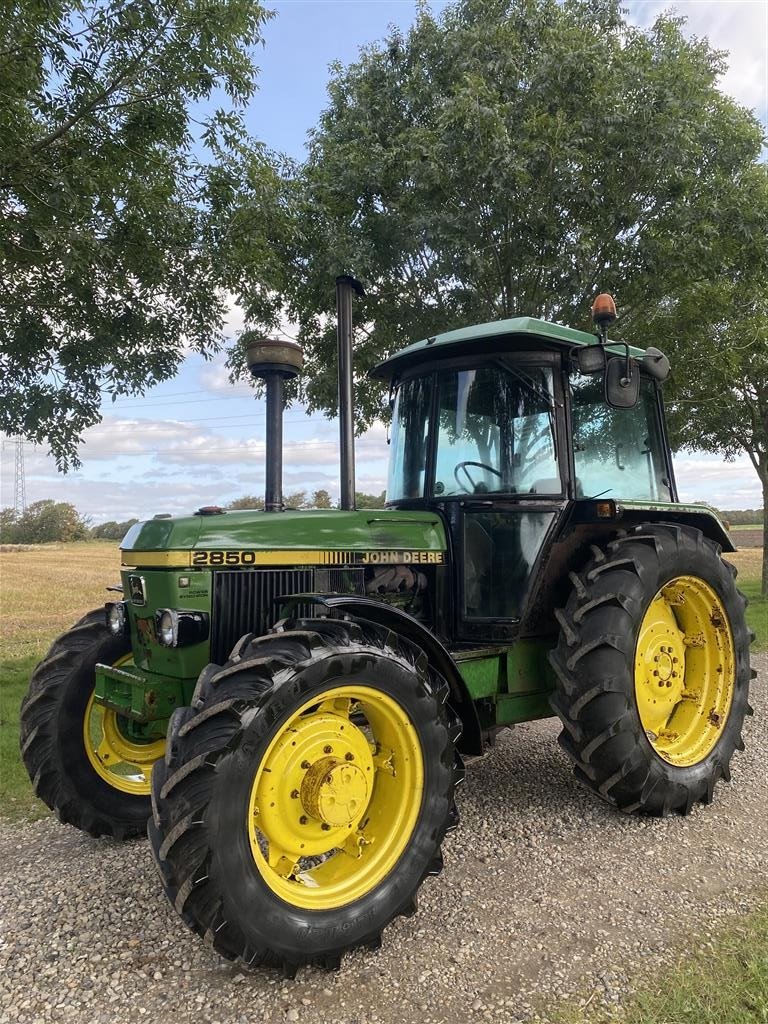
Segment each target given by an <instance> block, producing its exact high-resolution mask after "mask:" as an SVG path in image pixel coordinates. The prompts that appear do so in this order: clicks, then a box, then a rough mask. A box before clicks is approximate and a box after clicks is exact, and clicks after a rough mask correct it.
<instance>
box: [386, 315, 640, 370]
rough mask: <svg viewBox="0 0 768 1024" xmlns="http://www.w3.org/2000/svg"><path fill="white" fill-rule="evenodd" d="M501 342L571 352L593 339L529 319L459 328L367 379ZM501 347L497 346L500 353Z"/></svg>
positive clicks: (613, 348) (418, 345)
mask: <svg viewBox="0 0 768 1024" xmlns="http://www.w3.org/2000/svg"><path fill="white" fill-rule="evenodd" d="M495 338H505V339H508V340H509V342H510V346H509V348H510V349H515V348H525V347H533V348H535V347H537V343H538V344H539V345H541V343H542V342H544V345H545V347H547V348H549V347H552V346H554V347H557V348H573V347H574V346H575V345H594V344H596V342H597V337H596V335H594V334H589V333H588V332H587V331H577V330H576V329H575V328H573V327H563V325H562V324H553V323H549V321H547V320H537V319H536V318H535V317H532V316H518V317H514V318H513V319H511V320H494V321H491V322H490V323H487V324H475V325H474V326H472V327H460V328H458V329H457V330H454V331H444V332H443V333H442V334H436V335H434V336H433V337H431V338H425V339H424V340H423V341H416V342H414V343H413V344H412V345H409V346H408V347H407V348H404V349H401V351H400V352H395V353H394V354H393V355H391V356H390V357H389V358H388V359H385V360H384V361H383V362H381V363H379V364H378V365H377V366H374V368H373V369H372V370H371V376H372V377H376V378H378V379H383V380H388V379H390V378H392V377H396V376H398V375H399V374H400V373H401V372H402V371H403V370H405V369H408V368H410V367H411V366H414V365H416V364H418V363H423V362H426V361H427V360H429V361H431V360H433V359H441V358H449V357H451V356H458V355H471V354H472V353H473V352H474V351H475V350H477V352H478V353H480V352H483V353H484V354H485V353H486V352H487V350H488V346H487V345H483V344H482V343H483V342H484V341H491V340H493V339H495ZM606 347H607V349H608V351H609V352H616V353H623V352H624V346H623V345H620V344H611V343H609V344H608V345H607V346H606ZM501 348H502V346H499V349H501ZM629 351H630V354H631V355H633V356H639V357H642V356H643V354H644V352H643V350H642V349H639V348H635V347H634V346H630V350H629Z"/></svg>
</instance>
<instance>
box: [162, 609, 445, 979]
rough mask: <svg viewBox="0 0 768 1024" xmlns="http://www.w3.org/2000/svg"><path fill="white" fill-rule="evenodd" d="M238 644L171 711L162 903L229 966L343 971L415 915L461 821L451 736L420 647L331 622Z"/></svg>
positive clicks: (437, 682) (441, 687)
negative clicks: (346, 958) (391, 926)
mask: <svg viewBox="0 0 768 1024" xmlns="http://www.w3.org/2000/svg"><path fill="white" fill-rule="evenodd" d="M301 625H302V628H301V629H296V630H287V631H285V632H284V633H280V634H272V635H269V636H265V637H260V638H254V637H253V636H252V635H249V636H246V637H244V638H243V639H242V640H241V641H240V642H239V643H238V645H237V646H236V648H235V650H234V651H233V652H232V655H231V657H230V660H229V661H228V662H227V663H226V664H225V665H223V666H219V665H210V666H208V668H207V669H205V670H204V671H203V673H202V674H201V676H200V680H199V682H198V686H197V690H196V693H195V700H194V709H183V710H179V711H178V712H176V714H175V715H174V717H173V718H172V720H171V724H170V727H169V735H168V756H167V757H166V760H165V763H163V764H162V765H159V766H158V768H157V769H156V770H155V773H154V777H153V819H152V821H150V825H149V836H150V841H151V844H152V848H153V852H154V855H155V859H156V862H157V864H158V868H159V870H160V874H161V877H162V879H163V883H164V885H165V889H166V892H167V895H168V897H169V899H170V900H171V902H172V903H173V904H174V906H175V908H176V910H177V911H178V912H179V913H180V914H181V915H182V917H183V919H184V921H185V922H186V923H187V925H188V926H190V927H191V928H192V929H194V930H195V931H196V932H198V933H199V934H200V935H202V936H204V937H205V938H206V940H207V941H208V942H210V943H211V944H212V945H213V946H214V948H215V949H216V950H217V951H218V952H219V953H221V954H222V955H223V956H225V957H227V958H229V959H240V960H241V961H242V962H244V963H245V964H246V965H248V966H255V965H259V964H266V965H272V966H277V967H280V968H282V969H283V971H284V972H286V973H287V974H292V973H294V972H295V970H296V968H297V967H298V966H300V965H303V964H310V963H315V964H320V965H322V966H326V967H335V966H338V964H339V963H340V958H341V956H342V954H343V953H344V952H345V951H347V950H350V949H354V948H355V947H357V946H361V945H365V946H371V947H373V946H378V945H379V943H380V941H381V940H380V936H381V932H382V929H383V928H384V927H385V925H386V924H387V923H388V922H389V921H391V920H392V919H393V918H394V917H396V916H398V915H399V914H410V913H413V912H414V911H415V909H416V902H415V900H416V891H417V889H418V888H419V886H420V884H421V882H422V880H423V879H424V877H425V876H426V875H428V874H437V873H438V872H439V871H440V870H441V868H442V859H441V855H440V846H441V843H442V840H443V837H444V836H445V834H446V831H447V830H448V829H449V828H450V827H452V826H453V825H455V822H456V813H455V807H454V801H453V794H454V787H455V785H456V783H457V781H458V780H459V778H460V775H461V774H462V773H461V770H460V767H459V765H460V762H459V761H458V757H457V755H456V753H455V743H456V740H457V738H458V734H459V731H460V730H459V728H458V726H457V725H455V724H454V720H453V719H452V716H451V714H450V711H449V709H448V707H447V705H446V703H445V701H446V697H447V694H448V688H447V686H446V684H445V683H444V682H443V681H442V680H441V679H440V678H438V677H436V676H435V675H434V674H433V673H431V672H430V671H429V669H428V666H427V662H426V658H425V657H424V655H423V654H422V652H420V651H419V650H418V649H416V648H414V647H412V646H411V645H409V644H407V643H405V642H402V641H400V640H398V639H397V638H396V637H394V636H393V635H392V634H390V633H388V632H387V631H386V630H382V629H379V628H378V627H375V626H370V625H368V624H359V625H358V624H353V623H349V622H342V621H339V620H328V619H325V620H309V621H307V622H304V623H302V624H301Z"/></svg>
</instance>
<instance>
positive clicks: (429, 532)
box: [120, 509, 446, 568]
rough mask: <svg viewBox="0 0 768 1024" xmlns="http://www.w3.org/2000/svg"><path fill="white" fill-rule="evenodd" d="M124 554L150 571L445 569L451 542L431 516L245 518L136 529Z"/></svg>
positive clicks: (327, 512)
mask: <svg viewBox="0 0 768 1024" xmlns="http://www.w3.org/2000/svg"><path fill="white" fill-rule="evenodd" d="M120 549H121V552H122V563H123V565H125V566H136V567H140V566H144V567H148V568H149V567H158V568H160V567H168V568H177V567H187V566H190V567H194V566H198V567H205V566H209V567H216V566H221V567H225V566H248V565H307V564H315V565H318V564H319V565H343V564H366V563H370V564H375V563H381V562H416V563H418V562H442V561H443V560H444V553H445V550H446V539H445V531H444V529H443V524H442V521H441V520H440V518H439V516H437V515H435V514H434V513H431V512H399V511H397V510H395V509H360V510H358V511H355V512H350V511H341V510H338V509H314V510H308V511H295V512H262V511H257V510H243V511H235V512H225V513H223V514H221V515H194V516H179V517H178V518H171V519H149V520H147V521H146V522H143V523H136V525H135V526H132V527H131V529H130V530H129V531H128V533H127V534H126V535H125V537H124V538H123V541H122V543H121V545H120Z"/></svg>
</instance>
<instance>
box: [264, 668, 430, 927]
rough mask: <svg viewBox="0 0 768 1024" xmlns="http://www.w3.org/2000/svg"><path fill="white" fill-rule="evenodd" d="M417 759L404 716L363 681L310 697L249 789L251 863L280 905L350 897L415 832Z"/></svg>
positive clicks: (385, 869)
mask: <svg viewBox="0 0 768 1024" xmlns="http://www.w3.org/2000/svg"><path fill="white" fill-rule="evenodd" d="M423 790H424V761H423V757H422V753H421V744H420V742H419V737H418V734H417V732H416V730H415V728H414V726H413V724H412V723H411V720H410V718H409V717H408V715H407V714H406V712H405V711H404V710H403V708H402V707H401V706H400V704H398V703H397V701H395V700H393V699H392V698H391V697H389V696H387V695H386V694H384V693H382V692H381V691H380V690H376V689H373V688H372V687H368V686H339V687H335V688H334V689H331V690H327V691H326V692H325V693H323V694H322V695H321V697H320V698H319V699H318V697H315V698H314V699H313V700H311V701H308V702H307V703H306V704H304V705H303V706H302V707H301V708H299V710H298V711H297V712H296V713H295V714H294V715H293V716H292V717H291V718H290V720H289V721H288V722H286V723H285V724H284V725H283V726H282V727H281V728H280V729H279V730H278V732H277V734H276V735H275V737H274V738H273V740H272V742H271V743H270V745H269V747H268V749H267V752H266V754H265V755H264V758H263V759H262V761H261V764H260V765H259V768H258V771H257V772H256V775H255V778H254V780H253V785H252V787H251V796H250V802H249V807H248V833H249V838H250V845H251V852H252V854H253V859H254V862H255V864H256V867H257V869H258V871H259V873H260V874H261V876H262V878H263V879H264V881H265V882H266V883H267V885H268V886H269V887H270V889H272V891H273V892H275V893H276V894H277V895H278V896H279V897H280V898H281V899H283V900H285V902H286V903H290V904H292V905H293V906H297V907H304V908H307V909H309V910H330V909H332V908H334V907H341V906H344V905H346V904H348V903H351V902H353V901H354V900H358V899H360V898H361V897H363V896H365V895H366V893H369V892H371V890H372V889H374V888H375V887H376V886H377V885H379V884H380V883H381V882H382V881H383V880H384V879H385V878H386V877H387V875H388V874H389V873H390V872H391V871H392V869H393V868H394V867H395V865H396V864H397V862H398V860H399V858H400V857H401V855H402V854H403V852H404V850H405V848H406V847H407V845H408V843H409V841H410V839H411V836H412V834H413V831H414V828H415V825H416V821H417V819H418V816H419V812H420V809H421V800H422V794H423Z"/></svg>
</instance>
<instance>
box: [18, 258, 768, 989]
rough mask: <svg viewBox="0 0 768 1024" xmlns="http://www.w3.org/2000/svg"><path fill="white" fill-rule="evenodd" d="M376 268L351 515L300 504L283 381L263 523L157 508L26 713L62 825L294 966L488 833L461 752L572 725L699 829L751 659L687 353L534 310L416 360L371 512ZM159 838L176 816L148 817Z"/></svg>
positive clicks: (137, 530)
mask: <svg viewBox="0 0 768 1024" xmlns="http://www.w3.org/2000/svg"><path fill="white" fill-rule="evenodd" d="M356 288H359V286H358V285H357V283H356V282H355V281H354V280H353V279H351V278H340V279H339V281H338V282H337V292H338V311H339V343H340V357H339V362H340V411H341V417H340V418H341V435H342V436H341V454H342V471H341V483H342V500H341V508H340V509H338V510H330V509H327V510H326V509H323V510H316V511H291V510H285V509H283V504H282V498H281V482H280V481H281V475H282V468H281V448H282V438H281V433H282V419H281V417H282V408H283V399H282V387H283V381H284V380H285V379H286V378H289V377H291V376H293V375H295V374H296V373H297V372H298V370H299V367H300V363H301V353H300V350H299V349H298V346H295V345H293V344H292V343H285V342H274V341H264V342H256V343H253V344H252V345H251V347H250V349H249V363H250V366H251V369H252V371H253V372H254V374H256V375H258V376H260V377H263V378H264V380H265V381H266V389H267V466H266V470H267V488H266V508H265V510H264V511H238V512H232V511H223V510H222V509H220V508H218V507H206V508H201V509H200V510H199V511H198V512H197V513H195V514H194V515H191V516H187V517H180V518H170V517H168V516H163V515H160V516H156V517H155V518H154V519H151V520H149V521H147V522H143V523H139V524H137V525H136V526H134V527H133V528H132V529H131V530H130V531H129V532H128V534H127V535H126V537H125V539H124V541H123V543H122V562H123V566H124V568H123V572H122V588H114V589H122V591H123V593H122V599H121V600H118V601H114V602H112V603H110V604H108V605H107V606H106V612H105V611H103V610H98V611H94V612H92V613H91V614H89V615H86V617H85V618H84V619H83V620H82V621H81V622H79V623H78V624H77V625H76V626H75V627H74V628H73V629H71V630H70V631H69V632H68V633H66V634H64V635H63V636H62V637H60V638H59V639H58V640H57V641H56V642H55V643H54V644H53V647H52V648H51V650H50V652H49V653H48V655H47V657H46V658H45V660H44V661H43V662H42V663H41V664H40V665H39V666H38V667H37V669H36V670H35V672H34V675H33V676H32V680H31V683H30V687H29V692H28V695H27V697H26V698H25V700H24V704H23V707H22V725H21V743H22V752H23V757H24V761H25V763H26V765H27V768H28V771H29V774H30V777H31V779H32V780H33V784H34V787H35V791H36V792H37V794H38V796H39V797H40V798H41V799H42V800H43V801H44V802H45V803H46V804H48V806H49V807H51V808H53V809H54V810H55V811H56V813H57V814H58V816H59V818H60V819H61V820H62V821H65V822H69V823H71V824H73V825H75V826H76V827H78V828H80V829H82V830H84V831H86V832H88V833H90V834H91V835H94V836H100V835H105V836H113V837H115V838H117V839H121V838H125V837H129V836H133V835H137V834H138V833H140V832H143V831H144V829H145V828H147V827H148V831H149V839H150V843H151V847H152V852H153V854H154V859H155V862H156V864H157V868H158V871H159V874H160V877H161V879H162V884H163V886H164V888H165V891H166V893H167V895H168V898H169V899H170V901H171V902H172V903H173V905H174V907H175V908H176V910H177V912H178V913H179V915H180V916H181V917H182V919H183V920H184V922H185V923H186V924H187V925H188V926H189V927H190V928H192V929H193V930H194V931H196V932H198V933H199V934H200V935H201V936H203V937H204V938H205V939H206V940H207V941H208V942H209V943H210V944H211V945H212V946H213V947H214V948H215V949H216V950H217V951H218V952H219V953H221V954H222V955H223V956H225V957H227V958H230V959H233V960H240V961H242V962H243V963H244V964H246V965H259V964H267V965H274V966H277V967H280V968H282V969H283V970H284V971H285V972H286V973H287V974H289V975H290V974H291V973H292V972H294V971H295V970H296V968H297V967H298V966H300V965H303V964H320V965H325V966H327V967H333V966H337V965H338V964H339V962H340V958H341V956H342V955H343V954H344V952H345V951H348V950H351V949H354V948H356V947H359V946H367V947H371V948H375V947H376V946H378V945H379V943H380V941H381V934H382V930H383V929H384V928H385V926H386V925H387V924H388V923H389V922H390V921H391V920H392V919H393V918H395V917H396V916H398V915H409V914H411V913H413V911H414V910H415V908H416V895H417V891H418V889H419V886H420V885H421V883H422V881H423V879H424V878H425V877H426V876H427V875H435V874H438V873H439V872H440V870H441V868H442V856H441V845H442V843H443V839H444V837H445V835H446V834H447V833H448V832H449V831H451V830H452V829H454V828H455V827H456V825H457V821H458V815H457V811H456V806H455V803H454V797H455V793H456V788H457V786H458V785H459V783H460V782H461V780H462V776H463V767H462V758H463V757H465V756H476V755H479V754H482V753H483V751H484V750H485V749H486V747H487V745H488V744H490V743H491V742H492V741H493V738H494V735H495V734H496V733H497V732H498V730H500V729H503V728H505V727H509V726H514V725H515V724H516V723H519V722H528V721H531V720H532V719H540V718H546V717H549V716H552V715H553V714H554V715H557V716H558V717H559V718H560V721H561V722H562V726H563V728H562V733H561V736H560V742H561V744H562V747H563V749H564V750H565V752H566V754H567V755H568V757H569V758H570V760H571V761H572V763H573V771H574V774H575V775H576V778H577V780H578V781H579V782H581V783H582V784H583V785H584V786H586V787H587V788H588V789H590V790H592V791H593V792H594V793H595V794H596V795H597V796H599V797H601V798H602V799H603V800H605V801H607V802H608V803H609V804H611V805H613V806H614V807H616V808H617V809H618V810H620V811H624V812H628V813H637V814H646V815H666V814H669V813H670V812H676V813H679V814H687V813H688V812H689V811H690V810H691V808H692V807H693V806H694V805H695V804H697V803H699V802H703V803H709V802H710V801H711V800H712V798H713V794H714V790H715V787H716V785H717V783H718V782H719V780H720V779H726V780H727V779H728V778H729V765H730V762H731V758H732V755H733V753H734V751H735V750H737V749H738V750H741V749H743V742H742V735H741V733H742V725H743V721H744V717H745V715H746V714H748V713H750V711H751V709H750V707H749V704H748V689H749V683H750V666H749V643H750V639H751V637H750V634H749V632H748V629H747V626H746V623H745V616H744V609H745V605H746V601H745V599H744V597H743V596H742V595H741V594H740V593H739V591H738V590H737V589H736V584H735V581H734V577H735V575H736V573H735V570H734V569H733V568H732V567H731V566H730V565H729V564H728V563H727V562H725V561H723V559H722V558H721V551H723V550H725V551H732V550H733V545H732V544H731V542H730V540H729V537H728V534H727V533H726V531H725V530H724V528H723V526H722V524H721V523H720V521H719V520H718V518H717V516H716V515H715V513H714V512H713V511H712V510H710V509H709V508H707V507H705V506H701V505H684V504H680V503H679V502H678V500H677V492H676V487H675V480H674V475H673V468H672V461H671V458H670V449H669V444H668V441H667V435H666V432H665V423H664V411H663V404H662V397H661V382H662V381H663V379H664V378H665V376H666V374H667V372H668V369H669V364H668V362H667V360H666V358H665V357H664V356H663V354H662V353H661V352H659V351H658V350H656V349H649V350H647V351H641V350H639V349H636V348H632V347H630V346H628V345H624V344H617V343H613V342H610V341H609V340H608V338H607V336H606V331H607V328H608V326H609V325H610V324H611V323H612V322H613V320H614V319H615V307H614V306H613V302H612V300H611V299H610V297H609V296H600V297H599V298H598V300H596V303H595V305H594V307H593V316H594V318H595V321H596V323H597V325H598V330H597V333H596V335H592V334H588V333H583V332H580V331H576V330H572V329H569V328H566V327H562V326H558V325H556V324H551V323H545V322H543V321H540V320H535V319H529V318H520V319H513V320H505V321H501V322H498V323H489V324H482V325H479V326H475V327H470V328H466V329H462V330H454V331H450V332H448V333H445V334H441V335H438V336H436V337H431V338H428V339H426V340H424V341H420V342H417V343H415V344H413V345H411V346H410V347H408V348H406V349H405V350H403V351H401V352H398V353H396V354H395V355H393V356H392V357H391V358H389V359H388V360H386V361H385V362H384V363H382V364H381V365H380V366H379V367H378V368H377V369H376V371H375V374H376V376H377V377H379V378H381V379H383V380H388V381H390V382H391V389H392V392H391V393H392V428H391V452H390V461H389V481H388V490H387V507H386V508H385V509H383V510H372V509H359V510H355V508H354V473H353V449H352V403H351V393H352V389H351V351H352V349H351V333H352V301H353V292H354V290H355V289H356ZM147 819H149V824H148V826H147Z"/></svg>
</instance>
